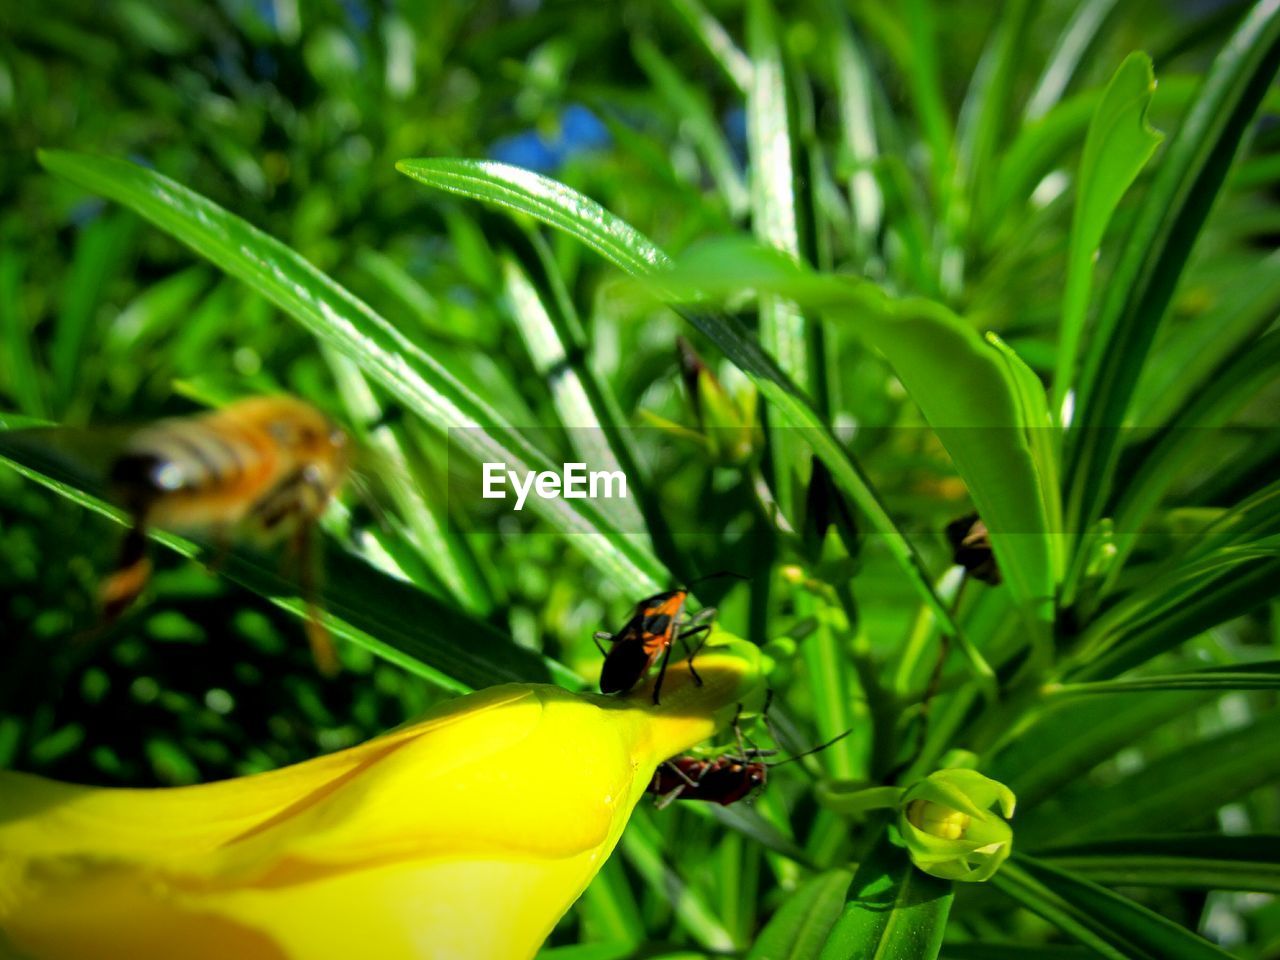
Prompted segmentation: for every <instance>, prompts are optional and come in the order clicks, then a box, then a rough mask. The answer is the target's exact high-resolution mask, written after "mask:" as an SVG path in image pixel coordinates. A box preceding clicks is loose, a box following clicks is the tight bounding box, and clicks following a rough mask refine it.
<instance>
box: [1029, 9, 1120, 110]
mask: <svg viewBox="0 0 1280 960" xmlns="http://www.w3.org/2000/svg"><path fill="white" fill-rule="evenodd" d="M1115 6H1116V0H1085V2H1084V3H1082V4H1080V5H1079V6H1078V7H1076V11H1075V13H1074V14H1072V16H1071V20H1070V21H1069V22H1068V23H1067V25H1066V27H1065V28H1064V29H1063V31H1062V34H1061V36H1059V37H1058V43H1057V46H1055V47H1054V48H1053V53H1052V54H1050V56H1049V62H1048V63H1046V64H1045V65H1044V70H1043V71H1041V73H1040V79H1039V80H1037V81H1036V85H1035V88H1034V89H1033V90H1032V91H1031V96H1030V97H1029V98H1028V99H1027V108H1026V111H1025V113H1024V114H1023V116H1024V118H1025V119H1026V120H1028V121H1033V120H1039V119H1040V118H1041V117H1043V116H1044V115H1045V114H1046V113H1048V112H1049V110H1050V108H1051V107H1053V106H1055V105H1056V104H1057V103H1058V101H1060V100H1061V99H1062V95H1063V93H1065V92H1066V89H1067V86H1068V85H1069V84H1070V83H1071V80H1072V78H1073V77H1074V76H1075V74H1076V71H1077V70H1078V69H1079V68H1080V63H1081V61H1082V60H1083V59H1084V56H1085V54H1086V53H1087V52H1088V50H1089V47H1091V46H1092V45H1093V42H1094V40H1095V39H1097V36H1098V32H1099V31H1100V30H1101V28H1102V24H1103V23H1104V22H1105V21H1106V19H1107V17H1108V16H1109V15H1110V14H1111V11H1112V10H1113V9H1115Z"/></svg>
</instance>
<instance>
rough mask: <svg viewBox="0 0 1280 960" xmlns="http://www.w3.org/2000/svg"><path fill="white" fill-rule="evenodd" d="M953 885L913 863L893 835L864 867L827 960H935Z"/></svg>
mask: <svg viewBox="0 0 1280 960" xmlns="http://www.w3.org/2000/svg"><path fill="white" fill-rule="evenodd" d="M951 900H952V892H951V884H950V883H948V882H947V881H945V880H939V879H937V878H936V877H931V876H929V875H928V874H924V873H921V872H920V871H919V870H917V869H916V868H915V867H914V866H912V865H911V860H910V859H909V858H908V857H907V852H906V851H905V850H903V849H902V848H901V847H898V846H896V845H894V844H893V843H892V841H891V840H890V838H889V831H887V830H886V831H885V834H884V836H883V837H882V838H881V839H880V841H879V842H878V843H877V844H876V845H875V847H874V848H873V849H872V851H871V854H870V855H869V856H868V857H867V859H866V860H864V861H863V862H862V863H861V864H859V865H858V870H857V873H855V874H854V877H853V884H852V887H851V888H850V897H849V902H848V903H847V904H845V907H844V912H843V913H842V914H841V915H840V919H839V920H838V921H836V923H835V925H834V927H833V928H832V929H831V933H830V935H829V936H828V937H827V941H826V944H825V946H824V947H823V949H822V953H821V954H820V957H821V960H846V958H852V957H858V958H866V960H933V958H934V957H936V956H938V950H939V948H940V947H941V946H942V935H943V933H944V932H945V930H946V926H947V915H948V913H950V911H951Z"/></svg>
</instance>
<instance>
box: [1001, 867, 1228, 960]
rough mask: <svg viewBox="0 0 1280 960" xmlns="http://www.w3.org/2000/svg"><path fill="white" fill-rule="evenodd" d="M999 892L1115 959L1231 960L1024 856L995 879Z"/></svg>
mask: <svg viewBox="0 0 1280 960" xmlns="http://www.w3.org/2000/svg"><path fill="white" fill-rule="evenodd" d="M991 882H992V883H994V884H995V885H996V886H997V887H998V888H999V889H1000V890H1001V892H1003V893H1005V894H1007V895H1008V896H1009V897H1011V898H1012V899H1014V900H1016V901H1017V902H1018V903H1020V904H1021V905H1022V906H1024V907H1026V908H1027V909H1028V910H1031V911H1032V912H1034V913H1038V914H1039V915H1040V916H1042V917H1044V919H1046V920H1048V921H1049V922H1050V923H1052V924H1054V925H1055V926H1057V927H1058V928H1059V929H1061V930H1062V931H1063V932H1064V933H1066V934H1068V935H1070V936H1072V937H1074V938H1076V939H1077V940H1079V941H1080V942H1081V943H1083V944H1084V945H1085V946H1087V947H1091V948H1092V949H1093V950H1095V951H1096V952H1097V953H1098V954H1100V955H1101V956H1103V957H1107V958H1111V960H1229V958H1230V954H1227V953H1224V952H1223V951H1221V950H1219V949H1218V948H1217V947H1215V946H1214V945H1213V944H1211V943H1209V942H1208V941H1207V940H1203V939H1201V938H1200V937H1198V936H1196V935H1195V934H1194V933H1192V932H1191V931H1190V930H1187V929H1185V928H1184V927H1180V926H1178V925H1177V924H1176V923H1174V922H1172V921H1171V920H1166V919H1165V918H1164V917H1162V916H1160V915H1159V914H1156V913H1153V912H1151V911H1150V910H1148V909H1147V908H1146V907H1143V906H1141V905H1139V904H1137V903H1134V902H1133V901H1132V900H1129V899H1127V898H1125V897H1122V896H1120V895H1119V894H1117V893H1112V892H1111V891H1110V890H1107V889H1105V888H1103V887H1100V886H1098V885H1097V884H1095V883H1090V882H1089V881H1087V880H1082V879H1081V878H1079V877H1076V876H1074V875H1072V874H1070V873H1067V872H1066V871H1063V870H1058V869H1055V868H1053V867H1050V866H1048V865H1047V864H1044V863H1041V862H1039V861H1036V860H1033V859H1031V858H1030V857H1026V856H1017V855H1015V857H1014V859H1013V860H1012V861H1010V862H1008V863H1006V864H1005V865H1004V866H1003V867H1001V868H1000V871H999V872H998V873H997V874H996V875H995V876H994V877H992V880H991Z"/></svg>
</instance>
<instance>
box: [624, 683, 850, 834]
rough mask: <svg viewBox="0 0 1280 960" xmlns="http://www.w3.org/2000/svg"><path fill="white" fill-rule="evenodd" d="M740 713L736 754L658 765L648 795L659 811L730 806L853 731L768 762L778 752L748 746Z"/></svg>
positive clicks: (735, 729) (676, 759)
mask: <svg viewBox="0 0 1280 960" xmlns="http://www.w3.org/2000/svg"><path fill="white" fill-rule="evenodd" d="M772 699H773V691H770V692H769V697H768V698H767V699H766V700H765V706H764V710H762V711H761V716H765V715H766V713H767V711H768V709H769V702H770V700H772ZM741 713H742V706H741V704H739V706H738V713H737V714H736V715H735V716H734V718H733V733H734V736H735V737H736V738H737V740H738V752H737V754H731V753H726V754H721V755H720V756H718V757H713V758H711V759H706V758H703V757H692V756H683V757H673V758H672V759H670V760H667V761H664V762H663V763H661V764H660V765H659V766H658V769H657V770H655V771H654V774H653V780H651V781H650V782H649V792H650V793H652V794H654V795H655V797H656V798H657V799H656V800H655V801H654V803H655V804H656V805H657V807H658V809H659V810H661V809H663V808H664V807H667V806H668V805H670V804H671V802H672V801H674V800H704V801H706V802H708V803H718V804H720V805H721V806H722V807H727V806H729V804H731V803H737V802H738V801H739V800H741V799H743V798H744V797H746V796H748V795H749V794H751V793H753V792H754V791H755V790H756V789H758V788H760V787H763V786H764V785H765V784H766V783H767V782H768V780H769V771H770V770H772V769H773V768H774V767H781V766H783V765H784V764H788V763H794V762H796V761H797V760H801V759H803V758H804V757H807V756H809V755H810V754H813V753H817V752H818V751H820V750H825V749H827V747H829V746H831V745H832V744H834V743H838V742H839V741H841V740H843V739H844V738H845V737H847V736H848V735H849V734H851V733H853V729H852V728H850V729H848V730H846V731H845V732H844V733H842V734H840V736H838V737H833V738H832V739H830V740H828V741H827V742H826V743H823V744H819V745H818V746H816V747H814V748H813V749H811V750H806V751H805V752H804V753H798V754H796V755H795V756H794V757H788V758H787V759H786V760H779V761H778V762H777V763H766V762H765V761H764V759H763V758H764V757H772V756H775V755H776V754H777V752H778V751H777V750H761V749H759V748H757V747H756V746H755V745H754V744H752V745H751V746H750V747H748V746H747V743H748V741H747V739H746V738H745V737H744V736H743V734H742V728H741V727H740V726H739V725H738V716H739V715H741ZM767 722H768V721H767V720H766V723H767ZM771 729H772V728H771ZM775 739H776V737H775Z"/></svg>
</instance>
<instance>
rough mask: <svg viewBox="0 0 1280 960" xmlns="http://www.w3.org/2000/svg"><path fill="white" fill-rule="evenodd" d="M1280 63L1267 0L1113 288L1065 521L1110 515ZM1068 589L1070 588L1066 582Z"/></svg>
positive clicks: (1092, 357) (1074, 447) (1101, 318)
mask: <svg viewBox="0 0 1280 960" xmlns="http://www.w3.org/2000/svg"><path fill="white" fill-rule="evenodd" d="M1278 65H1280V8H1277V7H1276V5H1275V4H1274V3H1273V2H1271V0H1264V2H1260V3H1258V4H1257V5H1256V6H1254V8H1253V9H1252V11H1251V12H1250V13H1249V14H1248V16H1246V17H1245V19H1244V22H1243V23H1242V24H1241V25H1240V27H1239V29H1238V30H1237V31H1236V33H1235V35H1234V36H1233V37H1232V38H1231V40H1230V41H1229V42H1228V43H1227V45H1226V46H1225V47H1224V48H1223V50H1222V52H1221V53H1220V54H1219V55H1218V57H1217V59H1216V60H1215V61H1214V63H1213V66H1212V68H1211V69H1210V72H1209V75H1208V76H1207V78H1206V79H1205V81H1204V85H1203V86H1202V88H1201V90H1200V93H1199V95H1198V97H1197V99H1196V101H1195V103H1194V105H1193V106H1192V108H1191V111H1190V113H1189V114H1188V116H1187V118H1186V119H1185V120H1184V121H1183V123H1182V125H1181V126H1180V128H1179V129H1178V133H1177V135H1176V136H1175V137H1174V139H1173V141H1172V142H1171V143H1170V145H1169V148H1168V150H1167V152H1166V153H1165V155H1164V158H1163V159H1162V161H1161V163H1160V166H1159V169H1158V171H1157V173H1156V175H1155V179H1154V181H1153V182H1152V184H1151V188H1150V189H1149V190H1148V192H1147V195H1146V198H1145V200H1144V201H1143V205H1142V208H1141V209H1140V211H1139V213H1138V219H1137V221H1136V223H1135V225H1134V228H1133V230H1132V231H1131V232H1130V234H1129V236H1128V238H1127V239H1126V242H1125V245H1124V248H1123V250H1122V251H1121V254H1120V259H1119V262H1118V263H1117V265H1116V268H1115V271H1114V273H1113V274H1112V276H1111V279H1110V282H1109V284H1108V292H1107V296H1106V298H1105V299H1104V301H1103V305H1102V308H1101V311H1100V313H1099V315H1098V322H1097V324H1096V327H1095V329H1094V332H1093V334H1092V336H1091V338H1090V342H1091V348H1090V350H1089V351H1088V353H1087V355H1086V357H1085V363H1084V370H1085V376H1084V378H1083V379H1082V380H1081V381H1080V384H1081V388H1080V389H1079V390H1077V395H1076V415H1075V417H1074V420H1073V423H1072V428H1071V433H1070V435H1069V440H1070V447H1069V452H1068V458H1067V463H1068V469H1067V471H1066V484H1065V488H1064V489H1065V490H1066V491H1067V497H1068V499H1067V504H1066V506H1067V509H1066V517H1067V523H1068V529H1070V530H1072V531H1077V532H1079V531H1083V530H1085V529H1087V528H1089V527H1090V526H1092V524H1093V523H1094V521H1095V520H1096V519H1097V518H1098V517H1099V516H1100V515H1101V512H1102V510H1103V508H1104V505H1105V502H1106V499H1107V496H1108V493H1109V488H1110V485H1111V483H1112V481H1113V480H1114V477H1115V472H1114V467H1115V463H1116V459H1117V457H1118V455H1119V444H1120V439H1121V437H1120V431H1119V430H1117V429H1116V428H1118V427H1121V426H1123V425H1124V423H1125V422H1126V414H1127V412H1128V408H1129V403H1130V400H1131V399H1132V396H1133V391H1134V388H1135V386H1136V384H1137V381H1138V377H1139V375H1140V374H1141V372H1142V368H1143V365H1144V363H1145V360H1146V356H1147V353H1148V350H1149V349H1150V346H1151V343H1152V341H1153V339H1154V337H1155V333H1156V330H1157V328H1158V327H1159V325H1160V322H1161V320H1162V318H1163V316H1164V313H1165V310H1166V308H1167V307H1168V304H1169V300H1170V298H1171V297H1172V296H1173V292H1174V289H1175V287H1176V286H1177V283H1178V279H1179V278H1180V277H1181V275H1182V270H1183V267H1184V266H1185V264H1186V261H1187V257H1188V256H1189V255H1190V253H1191V249H1192V246H1193V245H1194V243H1195V241H1196V238H1197V237H1198V236H1199V234H1200V230H1201V228H1202V227H1203V225H1204V222H1205V220H1206V218H1207V217H1208V215H1209V211H1210V209H1211V207H1212V205H1213V202H1214V200H1215V199H1216V197H1217V195H1218V192H1219V190H1220V188H1221V186H1222V184H1223V182H1224V180H1225V178H1226V175H1227V171H1228V169H1229V167H1230V165H1231V161H1232V159H1233V158H1234V157H1235V154H1236V151H1237V149H1238V148H1239V146H1240V143H1241V140H1242V139H1243V137H1244V135H1245V132H1246V130H1247V128H1248V126H1249V124H1250V122H1251V121H1252V119H1253V116H1254V113H1255V112H1256V110H1257V107H1258V105H1259V103H1260V102H1261V101H1262V98H1263V96H1264V95H1265V93H1266V91H1267V88H1268V87H1269V86H1270V84H1271V81H1272V79H1273V77H1274V76H1275V73H1276V68H1277V66H1278ZM1069 586H1070V585H1069Z"/></svg>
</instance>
